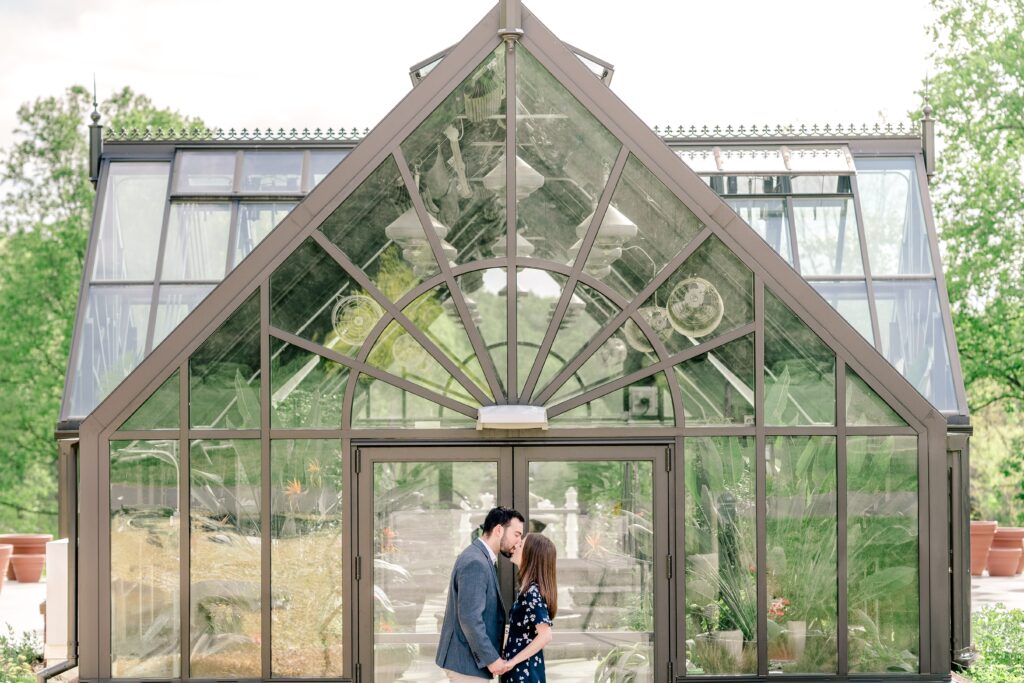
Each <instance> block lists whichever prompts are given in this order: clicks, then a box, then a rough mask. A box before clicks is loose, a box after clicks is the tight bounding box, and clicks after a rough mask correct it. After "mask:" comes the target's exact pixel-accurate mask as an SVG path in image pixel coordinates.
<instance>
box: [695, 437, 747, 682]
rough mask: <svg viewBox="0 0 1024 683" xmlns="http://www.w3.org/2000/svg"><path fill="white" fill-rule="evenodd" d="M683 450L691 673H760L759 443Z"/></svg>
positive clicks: (703, 443) (705, 443)
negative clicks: (756, 462) (756, 464)
mask: <svg viewBox="0 0 1024 683" xmlns="http://www.w3.org/2000/svg"><path fill="white" fill-rule="evenodd" d="M685 449H686V450H685V452H686V473H685V480H686V512H685V515H686V553H685V556H686V643H687V663H688V667H687V673H689V674H697V675H699V674H753V673H757V583H756V580H757V544H756V538H755V537H756V528H755V527H756V523H755V522H756V519H755V516H756V506H755V502H754V499H755V487H754V439H752V438H749V437H714V438H701V439H695V438H690V439H686V445H685Z"/></svg>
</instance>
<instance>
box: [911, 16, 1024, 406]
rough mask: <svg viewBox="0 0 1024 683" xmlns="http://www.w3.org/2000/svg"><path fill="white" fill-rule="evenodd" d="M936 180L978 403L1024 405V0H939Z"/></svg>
mask: <svg viewBox="0 0 1024 683" xmlns="http://www.w3.org/2000/svg"><path fill="white" fill-rule="evenodd" d="M932 4H933V6H934V7H935V9H936V12H937V23H936V25H935V27H934V28H933V38H934V41H935V45H936V47H935V52H934V54H933V59H934V64H935V67H936V69H937V73H936V74H935V77H934V79H933V80H932V81H931V83H930V87H929V88H928V94H929V97H930V100H931V104H932V106H933V108H934V112H935V118H936V120H937V122H938V134H939V137H940V140H941V143H942V153H941V154H940V156H939V159H938V162H939V163H938V167H937V172H938V182H937V183H936V186H935V193H934V195H935V201H936V206H937V220H938V223H939V227H940V233H941V237H942V241H943V245H944V247H945V251H946V282H947V284H948V287H949V295H950V301H951V303H952V307H953V320H954V326H955V328H956V334H957V341H958V345H959V348H960V357H961V361H962V364H963V370H964V380H965V382H966V384H967V387H968V394H969V399H970V402H971V407H972V409H973V410H975V411H977V410H981V409H983V408H984V407H985V406H988V405H990V404H993V403H1001V404H1003V407H1004V408H1006V409H1008V410H1015V409H1020V407H1021V406H1024V0H932Z"/></svg>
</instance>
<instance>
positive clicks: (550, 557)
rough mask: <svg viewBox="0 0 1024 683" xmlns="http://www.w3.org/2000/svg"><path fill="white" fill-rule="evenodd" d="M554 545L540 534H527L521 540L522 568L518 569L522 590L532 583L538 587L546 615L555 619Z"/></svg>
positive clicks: (556, 584)
mask: <svg viewBox="0 0 1024 683" xmlns="http://www.w3.org/2000/svg"><path fill="white" fill-rule="evenodd" d="M556 555H557V553H556V552H555V544H554V543H552V542H551V539H550V538H548V537H547V536H542V535H541V534H528V535H527V536H526V538H525V539H524V540H523V566H522V567H520V568H519V580H520V585H521V586H522V588H524V589H525V588H528V587H529V586H530V584H531V583H533V582H534V581H536V582H537V585H538V586H539V587H540V594H541V596H542V597H543V598H544V602H546V603H548V614H550V615H551V618H552V619H554V618H555V614H556V613H557V612H558V579H557V578H556V573H555V558H556Z"/></svg>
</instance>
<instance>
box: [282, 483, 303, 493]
mask: <svg viewBox="0 0 1024 683" xmlns="http://www.w3.org/2000/svg"><path fill="white" fill-rule="evenodd" d="M301 493H302V482H301V481H299V480H298V479H292V480H291V481H290V482H288V485H287V486H285V487H284V495H286V496H297V495H299V494H301Z"/></svg>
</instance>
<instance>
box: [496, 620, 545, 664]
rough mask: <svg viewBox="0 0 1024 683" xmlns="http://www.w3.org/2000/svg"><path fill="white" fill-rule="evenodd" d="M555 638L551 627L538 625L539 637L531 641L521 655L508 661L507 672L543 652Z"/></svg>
mask: <svg viewBox="0 0 1024 683" xmlns="http://www.w3.org/2000/svg"><path fill="white" fill-rule="evenodd" d="M553 637H554V634H553V633H552V632H551V627H550V626H549V625H547V624H537V637H536V638H534V639H533V640H531V641H530V644H529V645H527V646H526V647H524V648H523V649H522V651H521V652H519V654H517V655H516V656H515V657H513V658H512V659H510V660H508V669H507V670H511V669H513V668H515V667H517V666H519V665H520V664H522V663H523V662H525V661H526V660H527V659H529V658H530V657H532V656H534V655H535V654H537V653H538V652H540V651H541V650H543V649H544V648H545V647H546V646H547V644H548V643H550V642H551V639H552V638H553Z"/></svg>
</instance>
